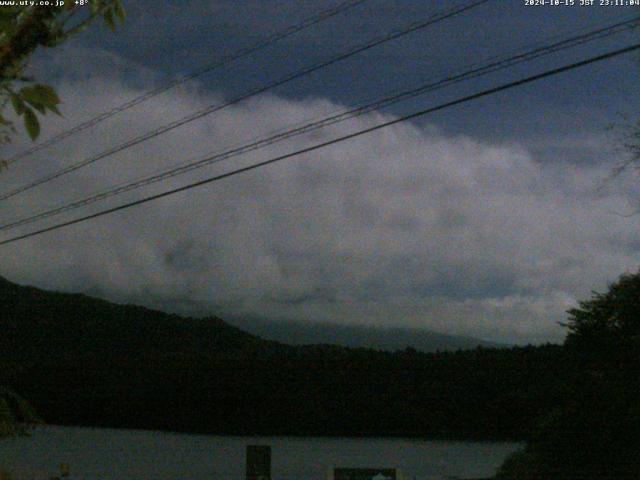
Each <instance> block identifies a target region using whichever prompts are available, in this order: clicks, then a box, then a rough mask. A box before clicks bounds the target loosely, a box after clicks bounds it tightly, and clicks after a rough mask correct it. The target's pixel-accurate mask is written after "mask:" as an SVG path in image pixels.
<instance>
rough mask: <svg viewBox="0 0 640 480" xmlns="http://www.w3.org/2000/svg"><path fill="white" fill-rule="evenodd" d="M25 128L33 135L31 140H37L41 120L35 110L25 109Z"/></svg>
mask: <svg viewBox="0 0 640 480" xmlns="http://www.w3.org/2000/svg"><path fill="white" fill-rule="evenodd" d="M24 128H26V129H27V133H28V134H29V136H30V137H31V140H35V139H36V138H38V135H40V122H39V121H38V117H37V116H36V114H35V113H33V110H31V109H30V108H28V107H27V108H26V109H25V111H24Z"/></svg>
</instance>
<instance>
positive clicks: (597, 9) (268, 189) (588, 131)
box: [0, 0, 640, 343]
mask: <svg viewBox="0 0 640 480" xmlns="http://www.w3.org/2000/svg"><path fill="white" fill-rule="evenodd" d="M125 3H126V6H127V10H128V14H129V16H128V20H127V23H126V25H125V26H124V28H122V29H121V30H119V31H118V32H117V33H112V32H110V31H109V30H107V29H105V28H104V27H103V26H100V27H99V28H94V29H92V30H91V31H88V32H85V33H84V34H83V35H81V36H79V37H77V38H75V39H74V40H73V41H71V42H69V43H68V44H67V45H65V46H64V47H62V48H58V49H55V50H46V51H41V52H39V53H38V55H36V57H35V58H34V61H33V62H32V65H31V67H30V73H31V74H33V75H34V76H35V77H36V78H38V79H40V80H43V81H48V82H50V83H52V84H54V85H55V87H56V89H57V90H58V92H59V94H60V96H61V97H62V99H63V105H62V108H61V110H62V111H63V114H64V118H63V119H58V118H53V117H49V116H48V117H46V118H45V119H44V120H43V134H42V137H41V138H42V139H46V138H48V137H49V136H51V135H53V134H55V133H56V132H59V131H63V130H64V129H66V128H70V127H71V126H73V125H75V124H76V123H77V122H79V121H82V120H85V119H88V118H91V117H92V116H94V115H96V114H98V113H100V112H103V111H105V110H107V109H109V108H111V107H113V106H116V105H119V104H121V103H122V102H124V101H126V100H128V99H131V98H134V97H136V96H137V95H139V94H141V93H143V92H145V91H148V90H150V89H152V88H154V87H157V86H159V85H162V84H163V83H165V82H167V81H170V80H172V79H175V78H176V77H177V76H179V75H181V74H185V73H189V72H190V71H193V70H194V69H197V68H201V67H203V66H204V65H207V64H210V63H213V62H215V61H216V60H218V59H220V58H222V57H224V56H225V55H228V54H230V53H232V52H234V51H235V50H237V49H239V48H243V47H246V46H248V45H251V44H252V43H254V42H256V41H259V40H260V39H263V38H265V37H266V36H268V35H270V34H272V33H274V32H277V31H279V30H281V29H283V28H286V27H287V26H289V25H292V24H295V23H298V22H300V21H301V20H302V19H304V18H308V17H310V16H313V15H315V14H317V13H318V12H320V11H322V10H325V9H327V8H329V7H330V6H332V5H337V3H338V2H335V1H320V2H319V1H317V0H313V1H312V0H304V1H302V0H233V1H222V0H220V1H187V0H180V1H157V0H155V1H150V0H143V1H136V2H125ZM462 3H466V2H463V1H456V2H452V1H428V2H425V1H424V0H396V1H390V0H368V1H366V2H364V3H363V4H361V5H360V6H358V7H355V8H353V9H352V10H350V11H348V12H346V13H344V14H341V15H340V16H337V17H335V18H333V19H331V20H327V21H326V22H323V23H321V24H319V25H316V26H314V27H311V28H309V29H307V30H305V31H304V32H300V33H298V34H296V35H294V36H292V37H289V38H287V39H286V40H284V41H282V42H279V43H278V44H276V45H274V46H272V47H269V48H267V49H264V50H262V51H260V52H259V53H256V54H254V55H251V56H250V57H248V58H246V59H244V60H242V61H239V62H236V63H234V64H233V65H230V66H228V67H225V68H224V69H219V70H216V71H215V72H213V73H210V74H207V75H204V76H202V77H199V78H198V79H197V80H195V81H191V82H188V83H186V84H184V85H182V86H180V87H178V88H175V89H172V90H170V91H169V92H167V93H165V94H163V95H160V96H158V97H156V98H154V99H152V100H150V101H148V102H145V103H144V104H142V105H139V106H138V107H136V108H133V109H131V110H128V111H127V112H125V113H122V114H119V115H116V116H114V117H112V118H111V119H109V120H108V121H105V122H103V123H101V124H100V125H99V126H98V127H96V128H94V129H91V130H86V131H84V132H82V133H81V134H79V135H76V136H74V137H72V138H69V139H67V140H65V141H64V142H61V143H60V144H58V145H56V146H55V147H52V148H49V149H46V150H42V151H40V152H38V153H37V154H35V155H33V156H32V157H30V158H29V159H25V160H22V161H20V162H17V163H16V164H14V165H12V166H11V167H10V168H9V169H8V170H6V171H4V172H3V173H2V175H1V176H0V189H1V190H2V191H3V192H4V191H6V190H9V189H12V188H15V187H16V186H19V185H22V184H24V183H25V182H27V181H29V180H32V179H36V178H40V177H41V176H42V175H45V174H47V173H51V172H55V171H56V170H58V169H60V168H62V167H63V166H66V165H69V164H73V163H76V162H78V161H80V160H82V159H83V158H86V157H87V156H90V155H93V154H96V153H99V152H101V151H103V150H105V149H106V148H108V147H110V146H113V145H116V144H119V143H122V142H124V141H127V140H128V139H130V138H132V137H135V136H136V135H139V134H142V133H145V132H147V131H148V130H151V129H153V128H156V127H158V126H161V125H164V124H165V123H168V122H170V121H172V120H175V119H178V118H181V117H183V116H185V115H188V114H190V113H192V112H195V111H197V110H199V109H202V108H204V107H206V106H208V105H213V104H218V103H224V102H225V100H228V99H230V98H233V97H234V96H237V95H239V94H241V93H243V92H245V91H248V90H251V89H253V88H256V87H258V86H260V85H263V84H265V83H268V82H271V81H273V80H275V79H277V78H280V77H282V76H284V75H287V74H288V73H291V72H294V71H296V70H298V69H301V68H303V67H304V66H306V65H310V64H313V63H315V62H318V61H321V60H323V59H325V58H328V57H330V56H332V55H335V54H336V53H338V52H342V51H345V50H347V49H348V48H350V47H352V46H354V45H359V44H363V43H366V42H367V41H369V40H370V39H371V38H374V37H378V36H380V35H384V34H385V33H387V32H390V31H393V30H397V29H400V28H402V27H404V26H406V25H407V24H408V23H409V22H411V21H416V20H421V19H423V18H426V17H428V16H429V15H431V14H433V13H434V12H436V11H438V10H440V9H443V8H448V7H451V6H452V5H455V4H462ZM577 3H579V2H577ZM631 8H632V7H620V6H618V7H604V6H603V7H601V6H597V5H596V6H593V7H579V6H574V7H550V6H545V7H529V6H525V2H524V0H494V1H493V2H489V3H488V4H486V5H483V6H481V7H477V8H476V9H473V10H471V11H469V12H467V13H465V14H463V15H460V16H458V17H455V18H451V19H448V20H446V21H443V22H441V23H439V24H437V25H434V26H433V27H431V28H427V29H425V30H422V31H420V32H416V33H413V34H411V35H408V36H405V37H403V38H402V39H400V40H397V41H394V42H389V43H387V44H385V45H383V46H380V47H377V48H374V49H371V50H369V51H367V52H365V53H363V54H362V55H359V56H357V57H354V58H352V59H349V60H347V61H344V62H341V63H339V64H336V65H334V66H332V67H329V68H327V69H324V70H322V71H319V72H316V73H314V74H313V75H311V76H309V77H307V78H305V79H300V80H297V81H295V82H292V83H290V84H287V85H284V86H282V87H280V88H277V89H274V90H272V91H270V92H269V93H268V94H264V95H261V96H259V97H254V98H252V99H250V100H248V101H245V102H242V103H240V104H237V105H234V106H232V107H229V108H226V109H224V110H222V111H220V112H218V113H216V114H213V115H209V116H206V117H204V118H202V119H200V120H198V121H195V122H192V123H189V124H188V125H185V126H183V127H180V128H178V129H175V130H173V131H171V132H169V133H167V134H165V135H162V136H160V137H157V138H155V139H153V140H151V141H148V142H145V143H143V144H140V145H137V146H136V147H133V148H130V149H128V150H126V151H124V152H121V153H119V154H117V155H114V156H111V157H109V158H105V159H103V160H101V161H99V162H97V163H95V164H94V165H92V166H90V167H87V168H84V169H81V170H78V171H77V172H75V173H73V174H70V175H67V176H64V177H62V178H60V179H58V180H56V181H53V182H49V183H47V184H46V185H43V186H41V187H38V188H35V189H32V190H30V191H29V192H26V193H24V194H22V195H18V196H16V197H14V198H12V199H10V200H9V201H5V202H3V204H2V206H1V207H0V221H1V222H2V223H6V222H8V221H11V220H13V219H16V218H21V217H23V216H25V215H29V214H31V213H35V212H39V211H41V210H42V209H47V208H50V207H55V206H58V205H64V204H65V203H67V202H69V201H72V200H75V199H79V198H83V197H84V196H86V195H89V194H92V193H95V192H98V191H101V190H104V189H106V188H108V187H111V186H114V185H118V184H121V183H123V182H127V181H130V180H133V179H137V178H140V177H143V176H145V175H148V174H151V173H154V172H157V171H161V170H163V169H165V168H168V167H170V166H176V165H180V164H182V163H184V162H186V161H188V160H193V159H198V158H200V157H202V156H205V155H206V154H211V153H214V152H219V151H224V150H225V149H228V148H229V147H233V146H237V145H242V144H243V143H246V142H248V141H249V140H253V139H259V138H262V137H265V136H268V135H269V134H270V133H273V132H275V131H278V130H282V129H286V128H288V127H291V126H297V125H300V124H302V123H304V122H305V121H310V120H315V119H319V118H322V117H323V116H326V115H329V114H331V113H334V112H336V111H341V110H343V109H347V108H350V107H353V106H356V105H358V104H360V103H361V102H363V101H364V100H366V99H372V98H376V97H378V96H382V95H384V94H387V93H389V92H393V91H398V90H402V89H406V88H411V87H415V86H417V85H419V84H420V83H424V82H426V81H427V80H429V79H432V78H434V77H438V76H439V75H443V74H446V73H450V72H455V71H459V70H461V69H463V68H464V67H466V66H468V65H469V64H472V63H478V62H483V61H485V60H486V59H488V58H491V57H493V56H495V55H502V54H505V53H508V52H512V51H515V50H518V49H522V48H524V47H529V46H533V45H538V44H539V43H540V42H543V41H544V40H545V39H546V38H550V37H558V38H560V37H563V36H569V35H572V34H575V33H576V32H578V31H586V30H587V29H589V28H596V27H598V26H603V25H606V24H609V23H613V22H615V21H616V20H620V19H622V18H629V17H630V16H631V15H632V14H633V13H634V11H633V10H631ZM635 12H636V13H638V12H637V9H636V10H635ZM637 39H638V33H637V32H631V33H628V34H623V35H618V36H615V37H612V38H609V39H607V40H601V41H598V42H595V43H592V44H589V45H586V46H582V47H580V48H577V49H574V50H571V51H566V52H563V53H561V54H555V55H552V56H549V57H547V58H545V59H540V60H537V61H535V62H531V63H528V64H526V65H522V66H519V67H517V68H514V69H511V70H508V71H504V72H501V73H496V74H492V75H489V76H487V77H483V78H481V79H475V80H472V81H469V82H466V83H463V84H460V85H457V86H455V87H453V88H449V89H443V90H440V91H437V92H434V93H432V94H429V95H425V96H424V97H420V98H418V99H414V100H411V101H410V102H405V103H403V104H401V105H397V106H394V107H392V108H390V109H386V110H383V111H378V112H373V113H369V114H367V115H364V116H362V117H359V118H357V119H353V120H350V121H348V122H345V123H342V124H338V125H334V126H332V127H330V128H327V129H324V130H321V131H317V132H314V133H313V134H308V135H306V136H300V137H296V138H295V139H292V140H289V141H287V142H282V143H279V144H276V145H274V146H271V147H268V148H265V149H262V150H259V151H256V152H252V153H250V154H248V155H245V156H243V157H241V158H234V159H231V160H228V161H226V162H222V163H219V164H216V165H212V166H208V167H205V168H203V169H199V170H197V171H194V172H191V173H189V174H187V175H183V176H179V177H174V178H172V179H171V180H169V181H167V182H164V183H162V184H157V185H154V186H151V187H147V188H145V189H142V190H138V191H135V192H129V193H126V194H124V195H120V196H117V197H114V198H111V199H109V200H108V201H106V202H102V203H96V204H94V205H92V206H90V207H87V208H85V209H82V210H76V211H74V212H70V213H67V214H64V215H60V216H57V217H55V218H52V219H49V220H47V221H44V222H41V223H39V224H34V225H30V226H27V227H22V228H20V229H16V230H12V231H8V232H3V233H2V235H0V238H1V239H5V238H9V237H10V236H13V235H15V234H17V233H25V232H28V231H30V230H32V229H34V228H36V226H38V227H42V226H46V225H51V224H53V223H55V222H57V221H61V220H67V219H71V218H74V217H75V216H78V215H80V214H86V213H91V212H95V211H98V210H101V209H103V208H105V207H107V206H116V205H119V204H121V203H123V202H126V201H128V200H132V199H136V198H140V197H142V196H144V195H148V194H150V193H155V192H160V191H164V190H166V189H169V188H171V187H176V186H180V185H184V184H187V183H189V182H191V181H193V180H196V179H200V178H205V177H207V176H211V175H214V174H218V173H223V172H226V171H229V170H231V169H233V168H235V167H237V166H243V165H249V164H251V163H253V162H256V161H259V160H263V159H266V158H270V157H272V156H275V155H278V154H283V153H287V152H291V151H294V150H297V149H300V148H303V147H305V146H309V145H312V144H315V143H319V142H321V141H326V140H329V139H331V138H334V137H336V136H339V135H342V134H345V133H348V132H351V131H356V130H360V129H362V128H365V127H367V126H372V125H375V124H377V123H380V122H383V121H386V120H391V119H393V118H395V117H396V116H398V115H401V114H404V113H409V112H412V111H415V110H419V109H422V108H426V107H428V106H433V105H437V104H439V103H442V102H444V101H448V100H451V99H454V98H457V97H459V96H463V95H468V94H470V93H473V92H475V91H478V90H481V89H484V88H489V87H490V86H494V85H497V84H499V83H502V82H506V81H510V80H514V79H517V78H520V77H522V76H526V75H531V74H533V73H538V72H541V71H544V70H545V69H549V68H553V67H557V66H560V65H562V64H565V63H569V62H572V61H577V60H579V59H582V58H586V57H587V56H591V55H595V54H598V53H602V52H605V51H607V50H610V49H614V48H617V47H620V46H622V45H627V44H630V43H632V42H633V41H637ZM639 65H640V59H639V58H638V54H630V55H626V56H624V57H618V58H616V59H613V60H610V61H607V62H602V63H599V64H595V65H592V66H589V67H585V68H583V69H580V70H576V71H574V72H571V73H567V74H564V75H561V76H557V77H553V78H550V79H547V80H543V81H540V82H537V83H534V84H530V85H527V86H524V87H521V88H518V89H514V90H510V91H509V92H504V93H500V94H497V95H493V96H490V97H486V98H484V99H481V100H477V101H474V102H470V103H466V104H464V105H460V106H457V107H453V108H450V109H447V110H445V111H442V112H439V113H437V114H434V115H429V116H425V117H423V118H421V119H420V120H417V121H413V122H406V123H402V124H398V125H395V126H393V127H390V128H388V129H385V130H381V131H378V132H376V133H374V134H370V135H366V136H362V137H359V138H357V139H354V140H351V141H348V142H343V143H340V144H336V145H334V146H331V147H328V148H325V149H322V150H318V151H315V152H313V153H310V154H306V155H303V156H299V157H296V158H295V159H290V160H286V161H284V162H281V163H278V164H275V165H271V166H268V167H265V168H262V169H258V170H254V171H251V172H248V173H244V174H242V175H238V176H235V177H232V178H228V179H225V180H223V181H220V182H216V183H214V184H210V185H207V186H203V187H200V188H197V189H193V190H189V191H187V192H184V193H181V194H178V195H175V196H172V197H167V198H164V199H162V200H160V201H157V202H154V203H149V204H145V205H143V206H139V207H135V208H132V209H129V210H126V211H122V212H118V213H116V214H112V215H109V216H107V217H102V218H100V219H96V220H92V221H89V222H85V223H83V224H80V225H76V226H72V227H69V228H66V229H63V230H58V231H55V232H52V233H48V234H44V235H41V236H38V237H35V238H32V239H28V240H25V241H22V242H18V243H14V244H11V245H7V246H4V247H0V275H3V276H5V277H7V278H8V279H10V280H13V281H18V282H21V283H26V284H31V285H36V286H40V287H46V288H51V289H56V290H63V291H74V292H86V293H91V294H94V295H99V296H102V297H106V298H109V299H112V300H116V301H131V302H136V303H142V304H145V305H148V306H154V307H161V308H164V309H167V310H172V311H179V312H182V313H192V314H197V315H203V314H207V313H213V314H218V315H220V316H222V317H224V315H225V313H226V314H234V315H238V314H243V313H245V314H251V315H261V316H267V317H273V318H288V319H299V320H304V321H308V322H312V321H336V322H342V323H349V324H364V325H393V326H410V327H418V328H425V329H431V330H435V331H438V332H442V333H453V334H463V335H473V336H477V337H480V338H484V339H487V340H493V341H506V342H517V343H528V342H543V341H561V340H562V338H563V335H564V332H563V329H562V328H561V327H559V326H558V322H559V321H562V320H564V319H565V318H566V314H565V311H566V310H567V309H568V308H571V307H572V306H575V305H576V303H577V301H578V300H579V299H585V298H587V297H588V296H589V294H590V292H591V290H594V289H595V290H603V289H605V288H606V286H607V283H608V282H611V281H613V280H615V279H616V278H617V276H619V275H620V274H621V273H623V272H625V271H636V270H637V268H638V263H639V262H638V254H639V253H640V240H639V238H640V237H639V236H638V231H639V227H640V215H635V216H626V214H629V213H632V212H634V211H635V210H636V209H637V208H638V207H639V206H640V195H639V193H638V192H639V189H638V185H640V178H638V176H637V174H636V173H635V172H632V171H630V172H627V173H625V174H624V175H623V176H621V177H618V178H616V179H614V180H611V181H607V177H608V176H610V173H611V172H612V170H613V169H614V168H615V166H616V165H618V164H619V163H620V162H622V161H624V159H625V155H624V153H623V152H620V151H618V149H616V145H619V144H620V140H619V135H620V132H621V131H623V128H622V127H620V126H621V125H623V124H624V122H626V121H636V120H637V119H638V112H639V110H638V98H639V95H638V93H639V89H638V81H637V80H638V66H639ZM625 118H628V119H629V120H625ZM612 124H615V125H618V127H616V128H614V129H613V130H611V129H610V128H609V127H610V126H611V125H612ZM28 145H29V142H28V141H27V140H26V139H25V138H23V136H20V138H16V141H15V142H14V145H12V146H10V147H8V148H7V150H6V151H7V154H10V153H11V152H13V151H19V150H20V149H21V148H24V147H26V146H28Z"/></svg>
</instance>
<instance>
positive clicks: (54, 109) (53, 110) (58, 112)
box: [47, 105, 62, 117]
mask: <svg viewBox="0 0 640 480" xmlns="http://www.w3.org/2000/svg"><path fill="white" fill-rule="evenodd" d="M47 108H48V109H49V110H51V111H52V112H53V113H55V114H56V115H58V116H59V117H61V116H62V114H61V113H60V110H58V107H56V106H55V105H47Z"/></svg>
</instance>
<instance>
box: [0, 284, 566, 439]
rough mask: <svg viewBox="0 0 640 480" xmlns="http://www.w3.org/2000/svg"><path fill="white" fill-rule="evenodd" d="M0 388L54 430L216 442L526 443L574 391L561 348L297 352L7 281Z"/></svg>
mask: <svg viewBox="0 0 640 480" xmlns="http://www.w3.org/2000/svg"><path fill="white" fill-rule="evenodd" d="M0 305H1V307H0V308H1V312H0V328H1V329H2V333H1V335H0V372H1V374H2V376H3V377H4V378H0V384H5V385H9V386H10V387H12V388H13V389H14V390H15V391H17V392H19V393H20V394H21V395H22V396H23V397H25V398H27V399H28V400H29V401H30V402H31V403H32V404H33V406H34V407H35V408H36V409H37V411H38V412H39V413H40V414H41V416H42V417H43V418H44V420H45V421H46V422H49V423H54V424H62V425H84V426H103V427H122V428H143V429H158V430H171V431H183V432H198V433H214V434H263V435H344V436H360V435H367V436H369V435H371V436H373V435H375V436H386V435H394V436H418V437H425V438H457V439H524V438H527V435H528V434H529V432H530V431H531V429H532V428H533V426H534V421H535V419H537V418H538V417H540V416H541V414H543V413H545V412H548V411H550V410H551V409H552V408H553V407H554V406H555V405H558V404H559V403H560V402H562V401H563V398H564V397H565V396H566V395H567V389H566V379H568V378H569V377H570V376H571V374H572V371H573V369H574V360H572V359H573V357H572V356H571V355H569V354H568V353H567V351H566V349H565V348H563V347H562V346H559V345H546V346H538V347H531V346H530V347H514V348H500V349H498V348H477V349H474V350H468V351H457V352H438V353H421V352H418V351H416V350H415V349H412V348H407V349H405V350H402V351H397V352H384V351H376V350H370V349H350V348H343V347H336V346H331V345H315V346H289V345H284V344H280V343H276V342H271V341H265V340H262V339H260V338H258V337H255V336H252V335H250V334H248V333H245V332H243V331H241V330H239V329H237V328H235V327H232V326H230V325H228V324H226V323H225V322H223V321H222V320H220V319H217V318H207V319H191V318H182V317H179V316H176V315H169V314H165V313H162V312H158V311H153V310H149V309H146V308H142V307H136V306H130V305H116V304H113V303H109V302H106V301H103V300H98V299H94V298H90V297H87V296H84V295H72V294H62V293H53V292H46V291H43V290H39V289H36V288H31V287H22V286H18V285H16V284H13V283H10V282H8V281H4V280H1V281H0Z"/></svg>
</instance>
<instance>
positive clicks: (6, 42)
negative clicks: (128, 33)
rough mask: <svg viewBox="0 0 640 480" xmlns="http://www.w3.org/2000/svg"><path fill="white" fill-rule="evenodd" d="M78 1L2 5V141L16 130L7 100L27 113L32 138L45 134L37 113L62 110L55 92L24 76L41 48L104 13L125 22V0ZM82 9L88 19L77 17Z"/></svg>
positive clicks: (106, 17)
mask: <svg viewBox="0 0 640 480" xmlns="http://www.w3.org/2000/svg"><path fill="white" fill-rule="evenodd" d="M76 3H77V2H73V1H68V2H67V3H66V6H61V7H52V6H46V7H44V6H38V7H36V6H14V7H0V145H1V144H7V143H9V142H10V141H11V136H12V135H13V134H14V133H15V132H16V129H15V127H14V125H13V123H12V122H11V120H9V118H8V117H7V115H5V114H3V112H4V109H5V107H6V106H7V105H8V104H10V105H11V106H12V109H13V112H14V113H15V115H16V116H18V117H21V118H22V120H23V122H24V127H25V129H26V131H27V133H28V134H29V137H31V139H32V140H35V139H36V138H37V137H38V135H39V134H40V121H39V119H38V115H45V114H46V113H47V111H50V112H53V113H56V114H58V115H60V112H59V111H58V105H59V103H60V99H59V98H58V95H57V94H56V92H55V91H54V90H53V89H52V88H51V87H49V86H47V85H43V84H40V83H35V81H34V80H33V79H32V78H29V77H26V76H24V70H25V67H26V65H27V61H28V59H29V57H30V55H31V54H33V53H34V51H35V50H36V49H37V48H38V47H55V46H58V45H60V44H61V43H63V42H64V41H66V40H68V39H69V38H70V37H71V36H73V35H76V34H77V33H79V32H81V31H82V30H84V29H85V28H86V27H87V26H88V25H89V24H90V23H91V22H92V21H93V20H94V19H95V18H96V17H99V16H102V17H103V18H104V21H105V22H106V24H107V25H108V26H109V27H110V28H111V29H115V28H116V19H118V20H119V21H121V22H123V21H124V18H125V13H124V8H123V6H122V1H121V0H90V1H89V5H90V8H88V7H87V6H86V5H84V6H78V5H76ZM84 12H87V13H86V14H85V13H84ZM78 13H80V15H84V18H82V19H80V20H78V19H77V16H78Z"/></svg>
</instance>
